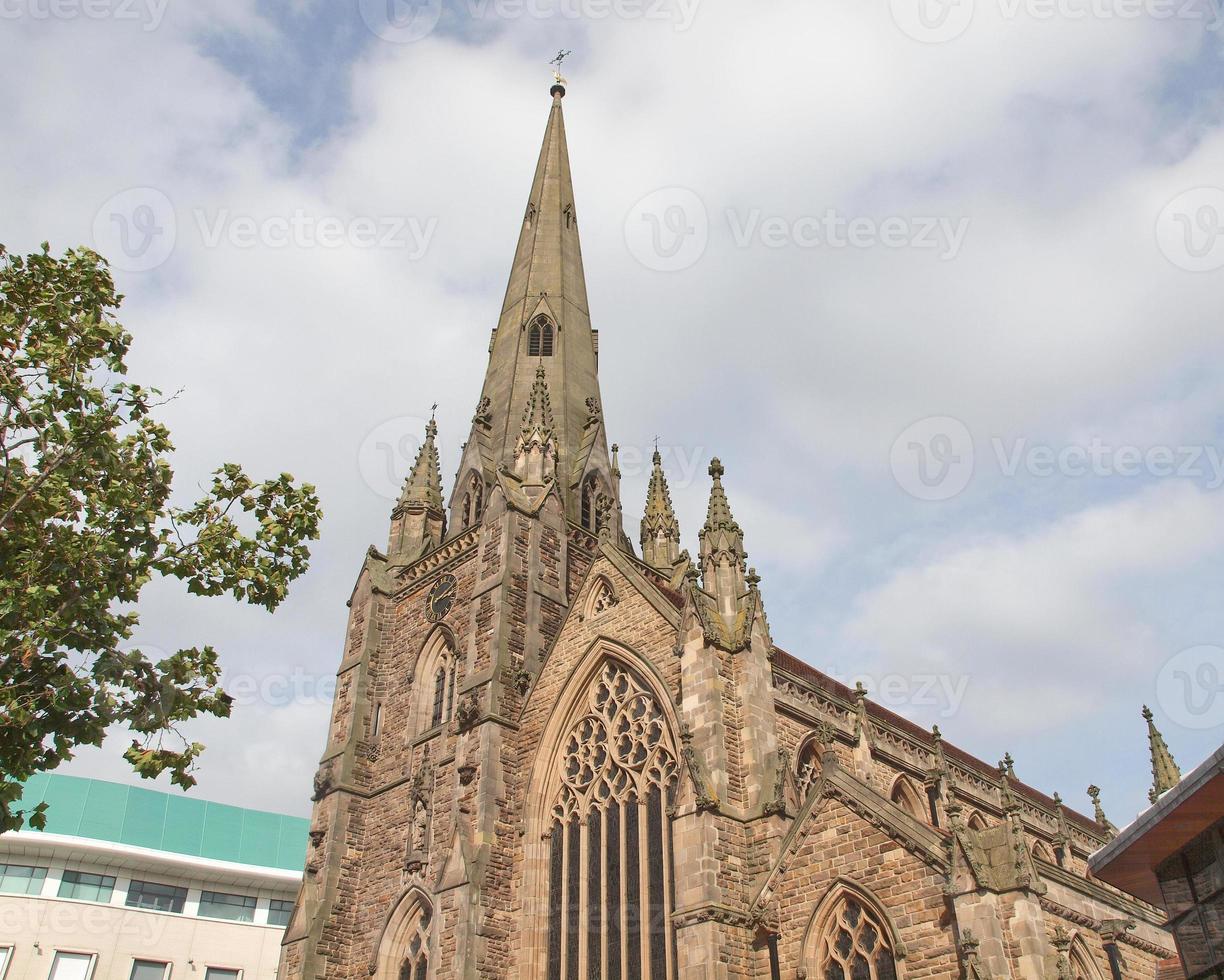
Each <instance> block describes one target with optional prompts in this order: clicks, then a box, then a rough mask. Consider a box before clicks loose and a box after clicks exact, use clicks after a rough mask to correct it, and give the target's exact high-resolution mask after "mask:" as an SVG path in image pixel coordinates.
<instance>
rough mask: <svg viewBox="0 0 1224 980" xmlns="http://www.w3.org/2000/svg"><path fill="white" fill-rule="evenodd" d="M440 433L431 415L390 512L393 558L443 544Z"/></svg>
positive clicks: (389, 547)
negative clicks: (423, 436) (414, 458)
mask: <svg viewBox="0 0 1224 980" xmlns="http://www.w3.org/2000/svg"><path fill="white" fill-rule="evenodd" d="M436 407H437V406H435V408H436ZM437 435H438V423H437V420H436V419H435V418H433V416H431V417H430V419H429V421H428V422H427V423H426V424H425V441H424V442H423V443H421V448H420V450H419V451H418V452H417V457H416V461H415V462H414V463H413V464H412V470H411V472H409V474H408V478H407V479H406V480H405V481H404V489H403V490H402V491H401V492H400V496H399V500H398V501H397V502H396V505H395V509H394V510H392V512H391V533H390V535H389V536H388V542H387V554H388V557H390V558H391V559H392V560H393V561H394V560H399V561H405V560H410V559H412V558H414V557H416V556H418V555H420V554H422V553H423V552H424V551H426V550H428V549H429V548H432V547H436V546H437V545H439V544H441V543H442V539H443V537H445V535H446V510H445V509H444V506H443V503H442V468H441V465H440V463H439V460H438V447H437V443H436V439H437Z"/></svg>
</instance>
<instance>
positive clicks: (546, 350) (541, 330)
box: [527, 317, 553, 357]
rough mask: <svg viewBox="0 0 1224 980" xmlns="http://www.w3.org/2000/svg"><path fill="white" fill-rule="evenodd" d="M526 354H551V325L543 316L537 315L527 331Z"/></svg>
mask: <svg viewBox="0 0 1224 980" xmlns="http://www.w3.org/2000/svg"><path fill="white" fill-rule="evenodd" d="M527 356H528V357H552V356H553V325H552V324H551V323H549V322H548V320H546V319H545V318H544V317H538V318H537V319H536V320H535V321H534V322H533V323H532V324H531V329H529V330H528V331H527Z"/></svg>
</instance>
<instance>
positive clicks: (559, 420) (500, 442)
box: [451, 84, 620, 540]
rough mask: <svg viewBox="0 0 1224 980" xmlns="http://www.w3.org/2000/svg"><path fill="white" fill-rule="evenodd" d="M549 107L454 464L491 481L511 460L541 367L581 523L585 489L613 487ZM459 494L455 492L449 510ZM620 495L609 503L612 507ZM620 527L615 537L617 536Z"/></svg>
mask: <svg viewBox="0 0 1224 980" xmlns="http://www.w3.org/2000/svg"><path fill="white" fill-rule="evenodd" d="M564 95H565V87H564V85H561V84H555V85H553V87H552V108H551V109H550V111H549V115H548V124H547V126H546V127H545V130H544V141H543V144H542V146H541V148H540V156H539V159H538V161H537V162H536V169H535V175H534V176H533V178H532V181H531V190H530V192H529V194H528V197H527V205H526V208H525V210H524V213H523V219H522V225H521V227H520V231H519V238H518V245H517V247H516V248H515V252H514V261H513V263H512V265H511V269H510V279H509V283H508V284H507V287H506V295H505V299H504V301H503V302H502V306H501V312H500V314H499V317H498V321H497V327H496V329H495V330H494V331H493V338H492V341H491V343H490V345H489V364H488V368H487V371H486V373H485V380H484V386H483V388H482V390H481V397H480V401H479V405H478V407H477V411H476V417H475V418H474V419H473V424H472V435H471V438H470V439H469V441H468V448H467V449H466V450H465V452H464V454H463V459H462V460H461V462H460V470H459V472H460V479H459V485H460V486H466V485H467V483H468V481H469V480H470V476H469V474H471V473H479V474H481V475H483V477H484V480H485V482H486V484H487V485H488V486H490V487H492V486H493V484H494V483H495V482H496V480H497V473H498V470H499V468H500V467H501V466H503V465H517V455H516V453H517V449H518V444H517V440H518V438H519V431H518V428H519V426H518V422H519V418H520V412H521V411H522V407H523V405H524V404H526V403H527V402H528V400H529V399H530V398H531V397H532V391H533V388H534V387H535V385H536V383H537V381H538V375H539V374H540V372H541V371H542V372H543V376H544V379H545V381H546V383H547V387H548V389H549V391H550V392H551V394H552V405H551V410H552V413H553V419H554V424H553V448H554V469H555V473H556V478H557V485H558V489H559V490H560V493H561V497H562V500H563V502H564V506H565V512H566V515H567V517H568V518H569V519H570V520H571V521H573V522H575V523H579V522H580V520H581V514H582V495H583V491H584V489H585V488H586V486H587V485H588V484H589V483H591V482H592V481H593V482H594V485H595V488H594V490H593V491H591V492H590V493H589V494H588V495H603V496H605V497H607V498H609V499H615V498H616V495H617V485H616V480H615V477H614V475H613V473H612V464H611V456H610V454H609V452H608V440H607V437H606V434H605V431H604V423H603V410H602V405H603V400H602V398H601V397H600V392H599V379H598V373H597V365H598V338H597V335H596V333H595V331H593V330H592V329H591V318H590V312H589V310H588V307H587V291H586V277H585V274H584V272H583V265H582V248H581V245H580V243H579V239H578V217H577V212H576V210H575V205H574V189H573V183H572V180H571V176H570V162H569V151H568V148H567V146H566V138H565V119H564V116H563V114H562V110H561V100H562V98H563V97H564ZM457 499H459V498H458V496H455V497H452V501H451V506H452V508H454V507H455V505H456V500H457ZM619 509H620V508H619V502H618V504H617V506H616V508H615V510H616V511H617V512H618V513H619ZM619 537H620V528H619V524H618V526H617V528H616V534H615V536H614V538H615V539H617V540H619Z"/></svg>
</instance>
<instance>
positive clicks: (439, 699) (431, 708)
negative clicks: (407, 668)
mask: <svg viewBox="0 0 1224 980" xmlns="http://www.w3.org/2000/svg"><path fill="white" fill-rule="evenodd" d="M417 677H418V681H417V683H418V685H419V686H420V688H421V690H420V691H419V692H418V700H417V704H418V705H419V708H418V709H417V710H418V715H417V717H418V718H419V719H420V721H418V722H417V723H416V731H417V732H418V733H419V732H427V731H431V730H432V729H435V728H437V727H439V726H440V725H443V724H445V723H446V722H448V721H450V720H451V718H452V717H454V714H455V695H456V690H457V688H458V678H459V659H458V657H456V656H455V652H454V650H453V649H452V648H451V645H450V641H449V640H448V639H447V637H446V636H445V634H442V633H438V634H436V636H435V638H434V640H433V641H432V642H431V644H430V645H429V646H428V647H427V648H426V649H425V651H424V652H423V653H422V654H421V660H420V665H419V668H418V674H417Z"/></svg>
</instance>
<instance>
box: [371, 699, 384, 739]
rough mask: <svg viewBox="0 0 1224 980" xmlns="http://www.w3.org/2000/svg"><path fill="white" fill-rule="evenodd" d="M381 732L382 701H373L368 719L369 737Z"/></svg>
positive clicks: (376, 736) (376, 735)
mask: <svg viewBox="0 0 1224 980" xmlns="http://www.w3.org/2000/svg"><path fill="white" fill-rule="evenodd" d="M381 734H382V702H381V701H375V702H374V714H373V717H372V718H371V719H370V738H378V736H379V735H381Z"/></svg>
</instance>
